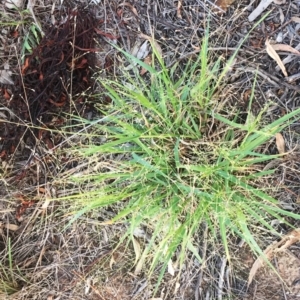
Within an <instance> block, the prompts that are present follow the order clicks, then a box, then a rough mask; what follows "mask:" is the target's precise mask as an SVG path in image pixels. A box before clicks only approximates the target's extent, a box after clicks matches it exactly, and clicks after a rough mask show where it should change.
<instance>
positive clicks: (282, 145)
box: [275, 132, 285, 154]
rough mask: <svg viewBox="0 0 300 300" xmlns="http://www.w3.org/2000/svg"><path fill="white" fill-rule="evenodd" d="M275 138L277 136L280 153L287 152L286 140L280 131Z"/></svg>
mask: <svg viewBox="0 0 300 300" xmlns="http://www.w3.org/2000/svg"><path fill="white" fill-rule="evenodd" d="M275 138H276V147H277V150H278V152H279V154H284V153H285V142H284V138H283V136H282V134H281V133H279V132H278V133H276V134H275Z"/></svg>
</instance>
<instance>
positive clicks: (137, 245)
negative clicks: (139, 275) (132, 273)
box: [132, 237, 141, 264]
mask: <svg viewBox="0 0 300 300" xmlns="http://www.w3.org/2000/svg"><path fill="white" fill-rule="evenodd" d="M132 243H133V249H134V253H135V261H134V264H136V263H137V261H138V260H139V259H140V257H141V246H140V243H139V242H138V240H137V239H136V238H134V237H132Z"/></svg>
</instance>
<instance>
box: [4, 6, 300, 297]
mask: <svg viewBox="0 0 300 300" xmlns="http://www.w3.org/2000/svg"><path fill="white" fill-rule="evenodd" d="M29 3H31V1H29ZM76 4H77V5H78V7H79V8H78V9H77V10H76V9H74V8H75V3H74V1H72V2H62V4H60V3H56V2H55V1H53V2H52V1H46V0H45V1H36V3H35V5H34V6H33V10H32V11H31V10H28V11H24V9H25V8H26V5H27V4H26V3H23V6H20V9H19V11H15V10H12V9H8V8H7V6H5V5H4V4H1V6H0V12H1V16H2V20H1V21H3V23H4V24H3V26H2V25H1V35H0V38H1V41H2V46H0V70H1V76H0V79H1V80H0V83H1V96H0V102H1V107H0V119H1V121H0V136H1V144H0V153H1V154H0V156H1V163H2V165H1V166H0V171H1V181H0V189H1V190H0V196H1V198H0V213H1V215H0V233H1V236H0V251H1V253H2V256H1V272H0V273H1V280H2V283H0V290H3V291H6V292H7V293H8V294H9V296H8V295H5V296H4V292H3V297H5V298H4V299H151V298H152V297H156V298H155V299H228V297H229V296H228V295H231V297H232V298H233V299H295V297H297V296H298V294H299V293H298V289H297V286H298V281H299V279H300V274H298V271H297V270H298V267H299V261H298V260H299V258H298V257H299V248H298V247H297V244H295V245H293V246H292V247H291V248H290V249H289V250H286V251H285V252H283V253H280V254H279V256H278V257H277V258H276V259H274V265H275V268H276V269H277V270H278V272H279V273H280V275H281V276H282V278H283V279H284V280H285V282H286V285H285V284H282V283H281V282H280V281H279V280H278V278H277V277H276V276H274V274H273V273H272V272H271V271H270V270H267V269H262V270H260V272H259V273H258V274H257V277H256V278H255V279H256V281H255V282H254V283H253V284H252V285H251V286H250V288H249V289H247V278H248V275H249V271H250V268H251V266H252V264H253V262H254V260H255V259H254V257H253V256H252V254H251V252H250V251H249V249H248V248H247V246H245V245H244V244H243V242H242V241H240V240H239V239H237V238H234V237H232V239H231V245H230V247H231V250H232V253H233V259H232V264H230V265H229V263H228V261H227V260H226V259H224V250H223V248H222V245H221V241H220V244H217V242H216V241H215V239H214V237H211V236H209V234H208V233H207V229H206V228H203V230H201V232H199V236H198V237H197V238H196V239H195V244H197V245H198V247H199V249H198V250H199V253H200V254H201V257H203V261H204V262H203V264H202V265H201V264H199V263H198V262H197V260H196V259H194V258H193V257H192V256H191V257H187V259H186V264H185V268H184V269H183V270H182V271H181V272H178V270H177V269H176V266H174V269H175V272H174V274H173V272H171V271H170V270H169V272H168V273H167V274H166V275H165V277H164V278H163V283H162V285H161V286H160V288H159V290H158V292H157V293H156V295H155V296H154V295H153V291H154V289H155V284H156V281H157V278H158V274H159V269H158V270H157V273H155V274H153V276H152V277H151V278H150V279H149V278H147V276H146V273H147V270H146V267H145V270H143V271H142V272H141V274H140V275H135V274H134V263H135V256H136V251H137V250H136V249H135V248H134V245H133V244H132V243H128V244H126V242H123V243H121V246H120V247H119V248H118V250H116V251H113V249H114V248H115V246H116V245H117V244H118V243H119V241H120V239H121V238H122V236H123V233H124V232H125V230H126V225H123V224H122V225H107V224H105V221H107V220H109V219H110V218H111V217H112V216H113V215H114V213H115V211H114V208H111V209H108V210H107V211H94V212H91V213H89V214H87V215H84V216H81V217H80V218H79V219H78V220H76V221H75V222H73V223H72V224H71V225H70V221H71V220H72V212H73V211H74V207H72V205H70V202H66V203H65V202H62V201H51V200H52V199H57V198H58V197H63V196H65V197H67V196H71V195H72V194H73V193H76V192H80V191H81V190H84V187H82V186H80V185H78V184H77V185H76V184H74V183H73V182H70V180H69V179H68V176H69V175H71V174H72V175H74V174H75V175H76V174H79V176H80V174H82V173H83V172H84V171H85V170H86V168H91V167H92V168H95V170H97V166H95V165H90V164H89V162H88V161H87V162H78V161H77V160H76V157H73V156H72V155H71V154H70V153H69V151H68V149H69V148H74V147H75V146H76V145H81V144H84V143H88V142H89V141H88V140H86V138H82V137H81V136H80V131H81V130H85V129H84V127H83V125H84V124H82V123H81V121H78V119H76V116H83V117H85V118H87V119H89V120H96V119H97V118H100V117H101V113H100V112H99V111H101V109H105V105H108V104H110V102H111V100H110V99H109V98H105V97H103V96H102V95H101V90H100V88H99V86H98V85H97V84H96V82H95V80H94V79H95V78H96V77H97V78H101V77H102V76H103V77H106V76H109V77H110V78H112V79H113V78H114V77H115V76H120V75H121V74H122V72H121V70H122V68H128V67H129V68H130V66H128V63H127V62H126V60H125V58H124V57H123V56H122V55H121V54H120V52H118V51H117V50H116V49H115V48H114V47H113V46H112V45H111V43H112V44H115V45H118V46H119V47H121V48H122V49H124V50H126V51H128V52H130V53H132V54H133V55H134V56H137V57H138V58H139V59H142V60H144V61H145V62H147V57H148V56H149V54H151V49H150V48H149V43H148V40H149V39H150V38H151V36H154V37H155V39H156V41H157V43H158V44H159V47H160V49H161V51H162V55H163V57H164V60H165V63H166V65H167V66H168V67H169V68H171V67H173V66H174V65H178V66H179V68H182V70H184V66H185V64H186V62H187V61H188V59H193V58H196V57H197V55H198V53H199V51H200V47H201V38H202V37H203V35H204V32H205V28H206V26H207V19H208V17H210V41H211V44H210V53H211V59H216V58H218V57H220V56H221V57H222V58H223V61H225V59H227V58H229V57H230V55H232V54H233V52H234V51H235V50H236V49H237V47H239V46H240V43H241V42H243V40H244V38H245V35H247V34H248V33H249V32H250V33H249V37H248V38H247V39H246V40H245V41H244V42H243V45H242V46H241V49H240V50H239V52H238V54H237V56H236V58H235V60H234V64H233V65H232V68H231V70H230V72H228V74H227V76H226V78H225V81H226V88H225V89H222V90H220V91H219V93H218V95H216V97H218V98H219V101H220V102H223V103H224V105H225V104H226V105H227V107H228V108H227V109H230V107H233V106H235V107H238V108H239V109H240V116H239V118H240V119H241V122H242V120H244V119H245V118H246V116H247V111H248V107H249V101H250V95H251V91H252V88H253V84H254V82H255V89H254V98H253V99H254V100H253V103H251V110H252V111H253V114H256V115H257V114H259V113H260V112H261V111H262V110H266V120H264V121H265V122H271V121H273V120H275V119H276V118H278V117H279V116H282V115H285V114H286V113H288V112H289V111H291V110H293V109H295V108H296V107H299V103H300V97H299V90H300V88H299V76H298V75H299V72H300V68H299V58H298V56H297V55H296V54H291V53H290V52H287V50H285V51H283V50H282V51H281V52H279V54H280V56H281V58H282V59H283V61H284V62H285V66H286V70H287V73H288V77H287V78H284V76H283V74H282V72H281V71H280V69H279V68H278V66H277V64H276V62H275V61H274V60H272V59H271V58H270V56H269V55H268V54H267V52H266V50H265V40H266V39H267V38H273V39H274V40H276V41H277V43H280V44H285V45H289V46H291V47H293V48H294V49H300V37H299V34H298V33H299V20H298V21H297V19H295V18H294V19H293V17H297V16H298V15H299V3H298V2H290V3H288V2H287V3H277V2H276V3H273V4H272V5H271V6H270V7H268V9H267V11H268V12H270V14H269V15H268V16H267V17H266V19H265V20H264V21H263V22H262V23H260V24H259V25H258V26H257V27H256V28H255V29H254V30H253V31H251V29H252V28H253V26H254V22H248V20H247V18H248V15H249V14H250V12H251V11H252V10H253V9H254V8H255V7H256V6H257V5H258V1H254V2H251V3H250V2H249V1H239V3H233V4H231V5H230V6H229V7H228V8H227V9H226V12H225V13H222V14H221V12H220V11H219V10H218V8H216V6H215V5H213V4H212V3H211V2H206V1H198V0H190V1H175V2H174V1H168V0H164V1H132V2H122V1H110V2H109V3H108V2H107V1H99V2H98V3H87V2H84V3H83V2H78V3H76ZM225 6H226V5H225ZM225 6H222V7H223V9H225V8H224V7H225ZM35 18H36V19H37V20H38V22H40V24H41V27H42V29H43V32H44V33H45V35H44V37H42V36H41V35H40V34H39V33H37V34H35V32H38V31H37V28H38V27H37V25H36V20H35ZM12 20H13V22H14V23H13V24H12ZM5 22H6V24H5ZM35 25H36V27H34V26H35ZM32 26H33V27H32ZM34 28H35V29H34ZM26 43H27V44H28V46H25V45H27V44H26ZM29 48H31V54H30V53H29ZM22 53H23V54H25V56H22ZM140 71H141V72H143V70H140ZM93 75H94V77H93ZM146 76H147V74H145V77H146ZM178 76H180V74H179V75H178ZM270 102H271V103H272V105H269V106H268V108H266V106H265V104H266V103H270ZM99 108H100V109H99ZM98 109H99V110H98ZM75 133H79V134H75ZM283 135H284V138H285V143H286V147H287V150H288V151H291V153H290V155H288V156H286V157H285V158H283V159H279V160H278V161H276V162H274V165H273V166H271V167H272V168H276V170H277V171H276V172H277V174H276V176H274V177H272V178H271V179H270V181H269V182H266V183H265V184H266V185H267V186H270V189H271V187H274V186H277V189H276V192H274V194H275V196H276V198H277V199H279V200H280V202H281V204H282V206H283V208H286V209H289V210H291V211H294V212H298V210H299V189H300V187H299V165H300V158H299V157H300V155H299V152H300V148H299V140H300V138H299V135H300V123H299V122H296V123H294V124H292V125H291V126H290V128H289V130H287V131H286V132H284V133H283ZM91 139H93V141H97V138H96V137H91ZM262 151H264V152H265V153H277V147H276V144H275V141H274V140H273V141H271V142H270V143H269V144H268V145H266V147H265V149H262ZM272 225H273V226H274V227H275V228H276V229H277V230H278V231H280V232H282V233H285V231H286V228H285V227H284V226H283V225H282V224H281V223H280V222H279V221H278V220H274V224H272ZM294 225H295V227H297V224H294ZM252 229H253V231H254V232H256V234H257V236H258V238H259V239H260V241H261V242H260V243H261V244H260V246H261V247H262V248H263V249H264V248H266V247H267V246H268V245H270V244H271V243H272V242H273V241H274V240H276V237H275V236H270V235H269V234H266V233H264V232H263V231H260V229H259V228H256V227H255V224H254V225H253V228H252ZM147 234H148V233H147V230H146V229H144V230H143V229H141V232H139V233H138V234H137V235H136V239H137V240H138V241H139V243H140V244H141V245H143V243H146V241H147ZM266 287H268V289H266ZM284 297H285V298H284Z"/></svg>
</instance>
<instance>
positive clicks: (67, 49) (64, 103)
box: [2, 8, 97, 157]
mask: <svg viewBox="0 0 300 300" xmlns="http://www.w3.org/2000/svg"><path fill="white" fill-rule="evenodd" d="M96 23H97V21H96V18H95V16H94V14H93V13H92V12H90V11H89V10H85V9H82V8H78V9H76V10H71V9H68V14H67V16H66V19H65V20H64V21H63V22H61V23H60V24H56V25H53V26H51V28H50V29H49V30H48V31H47V32H46V34H45V36H44V37H43V38H42V40H41V41H40V43H39V44H38V46H37V47H36V48H35V49H33V51H32V53H31V54H30V55H27V56H26V57H25V60H24V64H23V66H22V68H21V74H20V76H19V79H18V81H17V84H16V86H17V92H16V93H15V95H14V96H13V97H12V98H11V99H10V101H9V103H8V105H7V107H8V108H9V109H11V111H12V113H13V114H14V115H15V116H16V117H17V119H18V124H17V125H16V124H15V123H6V124H5V130H4V132H5V136H4V137H2V138H3V139H4V141H5V143H6V147H4V149H5V150H6V153H3V154H2V157H5V156H6V155H8V154H11V153H13V152H14V150H15V147H16V146H17V144H18V143H19V141H20V139H22V138H23V140H24V141H25V143H26V144H35V140H36V139H38V140H43V141H44V142H45V144H46V145H47V146H48V148H52V147H53V142H52V141H51V140H50V138H49V132H48V131H47V129H49V128H57V127H59V126H60V125H62V124H64V123H65V118H64V117H63V115H62V112H66V113H74V114H80V113H81V112H82V110H83V108H84V103H85V99H84V96H83V92H84V91H86V90H87V89H88V88H89V87H91V86H92V79H91V75H92V74H91V73H92V71H91V68H90V67H91V66H92V65H93V59H94V57H93V56H94V54H93V52H94V49H93V48H94V33H95V27H96ZM30 127H31V128H32V129H28V128H30ZM23 136H24V137H23ZM28 138H29V141H28Z"/></svg>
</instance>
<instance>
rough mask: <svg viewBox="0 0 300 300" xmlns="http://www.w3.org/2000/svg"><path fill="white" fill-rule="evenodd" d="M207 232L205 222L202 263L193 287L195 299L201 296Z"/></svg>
mask: <svg viewBox="0 0 300 300" xmlns="http://www.w3.org/2000/svg"><path fill="white" fill-rule="evenodd" d="M207 232H208V226H207V224H206V223H205V230H204V235H203V239H204V247H203V257H202V264H201V267H200V273H199V276H198V279H197V283H196V288H195V300H199V296H201V290H200V286H201V283H202V279H203V272H204V268H205V265H206V264H205V259H206V251H207Z"/></svg>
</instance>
